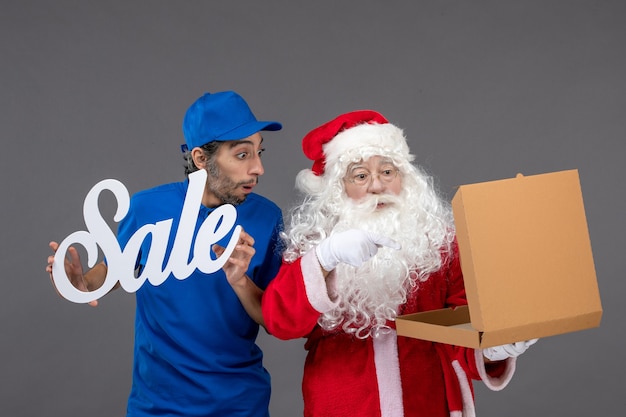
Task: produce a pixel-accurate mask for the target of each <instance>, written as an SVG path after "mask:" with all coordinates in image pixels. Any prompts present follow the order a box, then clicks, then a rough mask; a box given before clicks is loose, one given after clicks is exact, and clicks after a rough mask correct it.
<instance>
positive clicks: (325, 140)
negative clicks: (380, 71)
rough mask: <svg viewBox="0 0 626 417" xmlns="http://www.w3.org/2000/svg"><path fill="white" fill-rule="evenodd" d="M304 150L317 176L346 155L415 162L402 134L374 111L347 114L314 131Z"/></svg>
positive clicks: (306, 138)
mask: <svg viewBox="0 0 626 417" xmlns="http://www.w3.org/2000/svg"><path fill="white" fill-rule="evenodd" d="M302 149H303V151H304V154H305V155H306V156H307V157H308V158H309V159H311V160H312V161H313V167H312V168H311V171H312V172H313V174H315V175H316V176H320V175H323V174H324V171H325V170H326V167H327V166H330V165H332V164H334V163H336V162H337V161H339V159H340V158H341V157H342V156H344V155H347V156H359V155H360V156H361V157H363V158H366V157H369V156H372V155H384V156H389V157H392V158H393V157H395V158H402V159H406V160H409V161H410V160H411V159H412V157H411V156H410V155H409V148H408V145H407V143H406V138H405V137H404V133H403V132H402V130H401V129H400V128H398V127H396V126H394V125H392V124H391V123H389V122H388V121H387V119H386V118H385V117H384V116H383V115H382V114H380V113H378V112H376V111H373V110H357V111H353V112H350V113H345V114H342V115H340V116H338V117H336V118H335V119H333V120H331V121H329V122H327V123H324V124H323V125H321V126H319V127H317V128H315V129H313V130H312V131H310V132H309V133H308V134H307V135H306V136H305V137H304V138H303V139H302Z"/></svg>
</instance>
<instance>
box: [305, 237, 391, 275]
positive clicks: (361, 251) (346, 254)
mask: <svg viewBox="0 0 626 417" xmlns="http://www.w3.org/2000/svg"><path fill="white" fill-rule="evenodd" d="M382 246H387V247H390V248H392V249H400V244H399V243H398V242H396V241H395V240H392V239H390V238H388V237H386V236H382V235H379V234H377V233H373V232H368V231H365V230H359V229H350V230H346V231H345V232H339V233H335V234H334V235H332V236H329V237H328V238H326V239H324V240H322V242H321V243H320V244H319V245H318V246H317V248H315V253H316V255H317V260H318V261H319V263H320V265H321V266H322V268H324V270H326V271H332V270H333V269H335V268H336V267H337V265H338V264H339V263H346V264H349V265H352V266H357V267H358V266H361V265H362V264H363V263H364V262H366V261H367V260H369V259H370V258H371V257H373V256H374V255H376V253H377V252H378V248H380V247H382Z"/></svg>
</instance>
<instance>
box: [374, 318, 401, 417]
mask: <svg viewBox="0 0 626 417" xmlns="http://www.w3.org/2000/svg"><path fill="white" fill-rule="evenodd" d="M372 342H373V343H374V364H375V366H376V379H377V381H378V397H379V401H380V415H381V417H402V416H404V404H403V403H402V382H401V380H400V361H399V359H398V335H397V334H396V331H395V330H392V331H390V332H385V333H383V332H381V333H380V334H378V335H376V336H373V337H372Z"/></svg>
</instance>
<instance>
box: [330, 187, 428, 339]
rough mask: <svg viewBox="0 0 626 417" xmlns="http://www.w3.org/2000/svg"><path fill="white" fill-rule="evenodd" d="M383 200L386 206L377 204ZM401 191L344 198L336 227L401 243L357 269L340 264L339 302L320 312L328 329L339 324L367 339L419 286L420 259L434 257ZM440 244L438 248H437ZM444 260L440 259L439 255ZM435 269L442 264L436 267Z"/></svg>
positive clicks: (384, 249) (382, 327)
mask: <svg viewBox="0 0 626 417" xmlns="http://www.w3.org/2000/svg"><path fill="white" fill-rule="evenodd" d="M379 202H385V203H386V205H385V206H384V207H382V208H379V209H377V208H376V207H377V204H378V203H379ZM407 206H408V204H406V203H405V200H404V199H403V198H402V196H394V195H378V196H368V197H367V198H366V199H363V200H360V201H359V202H353V201H351V200H349V199H346V201H344V209H343V210H342V212H341V214H340V218H339V221H338V223H337V225H336V226H335V227H334V228H333V232H334V233H335V232H340V231H344V230H347V229H353V228H358V229H363V230H368V231H373V232H376V233H378V234H381V235H385V236H388V237H390V238H392V239H394V240H395V241H397V242H398V243H400V244H401V245H402V248H401V249H400V250H395V249H390V248H387V247H382V248H380V249H379V251H378V253H377V254H376V256H374V257H373V258H372V259H370V260H369V261H367V262H366V263H364V264H363V265H362V266H360V267H358V268H356V267H352V266H350V265H347V264H339V265H338V266H337V268H336V269H335V272H334V273H335V280H336V281H335V284H336V293H337V295H338V297H339V300H340V304H339V306H338V307H337V308H336V309H334V310H333V311H330V312H328V313H326V314H323V315H322V316H321V317H320V320H319V324H320V325H321V326H322V327H323V328H324V329H326V330H332V329H335V328H337V327H339V326H341V327H342V329H343V330H344V331H346V332H348V333H354V334H355V336H356V337H359V338H366V337H369V336H375V335H376V334H377V333H379V332H385V331H388V330H389V326H388V325H387V321H388V320H395V318H396V316H397V314H398V308H399V306H401V305H402V304H404V303H405V302H406V300H407V293H409V292H410V291H411V290H413V289H414V288H415V286H416V285H417V281H418V279H417V273H415V271H414V269H415V267H414V265H415V262H416V259H418V258H420V257H422V258H424V256H425V257H426V258H429V254H432V253H433V248H432V247H430V246H431V244H432V242H430V241H429V240H428V239H427V238H426V237H424V236H420V230H423V228H422V227H420V225H419V221H420V220H419V219H417V216H415V215H414V214H413V213H412V211H411V210H410V207H407ZM438 250H439V248H435V251H434V252H437V253H438ZM439 261H440V258H439ZM435 267H436V268H438V267H439V265H436V266H435Z"/></svg>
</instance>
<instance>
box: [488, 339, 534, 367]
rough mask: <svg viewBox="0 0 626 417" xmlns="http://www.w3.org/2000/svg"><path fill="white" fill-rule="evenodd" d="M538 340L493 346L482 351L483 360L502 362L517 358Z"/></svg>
mask: <svg viewBox="0 0 626 417" xmlns="http://www.w3.org/2000/svg"><path fill="white" fill-rule="evenodd" d="M537 340H539V339H531V340H526V341H522V342H515V343H510V344H508V345H502V346H494V347H488V348H485V349H483V356H484V357H485V359H487V360H489V361H491V362H494V361H503V360H505V359H508V358H517V357H518V356H519V355H521V354H522V353H524V352H526V350H527V349H528V348H529V347H531V346H532V345H534V344H535V343H537Z"/></svg>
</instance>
